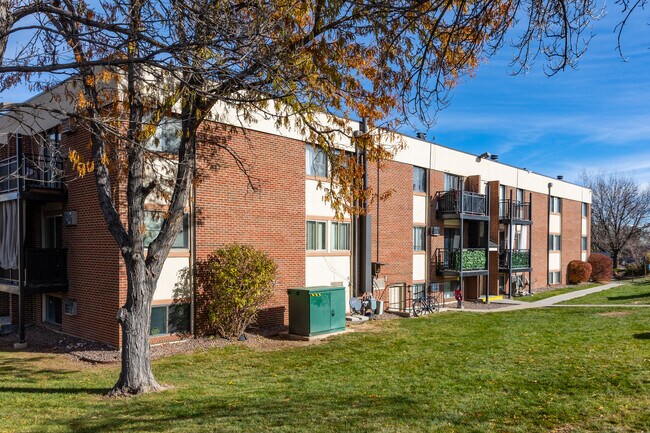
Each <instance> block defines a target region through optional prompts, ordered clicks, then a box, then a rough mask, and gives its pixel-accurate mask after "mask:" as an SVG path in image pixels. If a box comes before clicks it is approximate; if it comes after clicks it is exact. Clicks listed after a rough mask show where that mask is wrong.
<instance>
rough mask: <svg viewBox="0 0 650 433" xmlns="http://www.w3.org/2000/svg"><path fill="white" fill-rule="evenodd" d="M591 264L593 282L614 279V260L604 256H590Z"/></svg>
mask: <svg viewBox="0 0 650 433" xmlns="http://www.w3.org/2000/svg"><path fill="white" fill-rule="evenodd" d="M589 263H590V264H591V281H596V282H603V281H610V280H611V279H612V271H613V269H614V266H613V262H612V259H611V258H609V257H607V256H605V255H603V254H592V255H590V256H589Z"/></svg>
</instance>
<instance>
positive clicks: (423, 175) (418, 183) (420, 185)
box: [413, 166, 427, 192]
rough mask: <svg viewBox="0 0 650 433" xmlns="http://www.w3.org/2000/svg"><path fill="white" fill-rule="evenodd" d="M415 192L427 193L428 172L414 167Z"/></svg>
mask: <svg viewBox="0 0 650 433" xmlns="http://www.w3.org/2000/svg"><path fill="white" fill-rule="evenodd" d="M413 191H414V192H426V191H427V171H426V170H425V169H424V168H421V167H415V166H413Z"/></svg>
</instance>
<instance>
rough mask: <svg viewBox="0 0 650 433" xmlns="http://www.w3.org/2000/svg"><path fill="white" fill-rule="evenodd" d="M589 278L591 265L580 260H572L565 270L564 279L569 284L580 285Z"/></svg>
mask: <svg viewBox="0 0 650 433" xmlns="http://www.w3.org/2000/svg"><path fill="white" fill-rule="evenodd" d="M590 276H591V265H590V264H589V263H587V262H583V261H582V260H572V261H570V262H569V265H568V266H567V270H566V277H567V281H568V282H569V284H580V283H585V282H587V281H589V277H590Z"/></svg>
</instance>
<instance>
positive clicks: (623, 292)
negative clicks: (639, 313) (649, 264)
mask: <svg viewBox="0 0 650 433" xmlns="http://www.w3.org/2000/svg"><path fill="white" fill-rule="evenodd" d="M562 304H570V305H590V304H592V305H608V304H609V305H648V304H650V280H648V279H643V280H640V281H634V282H631V283H627V284H624V285H622V286H618V287H614V288H613V289H609V290H604V291H602V292H598V293H592V294H591V295H587V296H583V297H581V298H576V299H572V300H570V301H564V302H562Z"/></svg>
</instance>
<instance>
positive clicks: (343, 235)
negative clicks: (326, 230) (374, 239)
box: [331, 222, 350, 251]
mask: <svg viewBox="0 0 650 433" xmlns="http://www.w3.org/2000/svg"><path fill="white" fill-rule="evenodd" d="M331 234H332V239H331V241H332V245H331V247H332V250H333V251H347V250H349V249H350V224H349V223H339V222H332V232H331Z"/></svg>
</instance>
